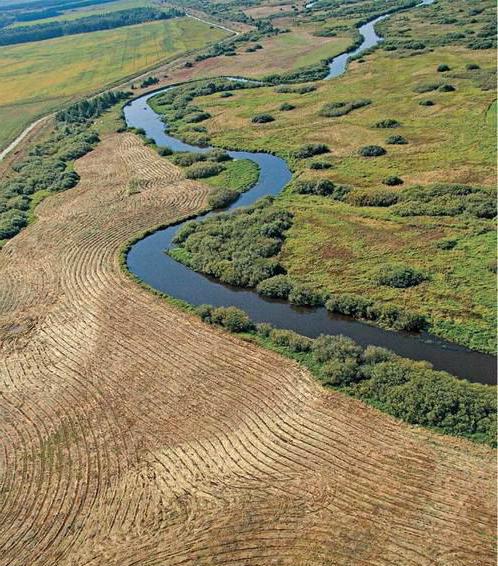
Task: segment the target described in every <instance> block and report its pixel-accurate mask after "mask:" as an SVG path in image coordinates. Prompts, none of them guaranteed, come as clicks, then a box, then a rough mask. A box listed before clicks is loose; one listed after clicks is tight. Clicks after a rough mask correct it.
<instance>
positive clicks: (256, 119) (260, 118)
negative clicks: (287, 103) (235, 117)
mask: <svg viewBox="0 0 498 566" xmlns="http://www.w3.org/2000/svg"><path fill="white" fill-rule="evenodd" d="M274 121H275V118H274V117H273V116H272V115H271V114H257V115H256V116H253V117H252V118H251V122H252V123H253V124H267V123H268V122H274Z"/></svg>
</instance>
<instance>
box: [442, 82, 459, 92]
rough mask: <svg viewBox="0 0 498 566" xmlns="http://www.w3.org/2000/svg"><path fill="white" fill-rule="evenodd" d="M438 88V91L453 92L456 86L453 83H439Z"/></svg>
mask: <svg viewBox="0 0 498 566" xmlns="http://www.w3.org/2000/svg"><path fill="white" fill-rule="evenodd" d="M438 90H439V91H440V92H454V91H455V90H456V88H455V87H454V86H453V85H448V84H444V85H441V86H440V87H439V88H438Z"/></svg>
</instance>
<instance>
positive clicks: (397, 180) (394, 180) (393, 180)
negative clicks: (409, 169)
mask: <svg viewBox="0 0 498 566" xmlns="http://www.w3.org/2000/svg"><path fill="white" fill-rule="evenodd" d="M382 183H383V184H384V185H387V186H388V187H395V186H396V185H402V184H403V179H402V178H401V177H396V175H390V176H389V177H386V178H385V179H384V180H383V181H382ZM391 194H395V193H391ZM397 200H398V197H397V196H396V201H397ZM392 204H394V203H392ZM385 206H390V205H385Z"/></svg>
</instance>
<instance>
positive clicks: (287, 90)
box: [275, 85, 316, 94]
mask: <svg viewBox="0 0 498 566" xmlns="http://www.w3.org/2000/svg"><path fill="white" fill-rule="evenodd" d="M315 90H316V86H315V85H303V86H296V87H291V86H279V87H277V88H276V89H275V92H277V93H278V94H308V93H309V92H314V91H315Z"/></svg>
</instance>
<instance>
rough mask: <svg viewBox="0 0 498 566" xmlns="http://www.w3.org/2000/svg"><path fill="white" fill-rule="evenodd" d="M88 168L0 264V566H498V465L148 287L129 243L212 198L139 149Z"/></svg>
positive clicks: (108, 147)
mask: <svg viewBox="0 0 498 566" xmlns="http://www.w3.org/2000/svg"><path fill="white" fill-rule="evenodd" d="M76 165H77V167H76V168H77V170H78V172H79V174H80V175H81V178H82V181H81V182H80V184H79V186H78V187H76V188H75V189H72V190H69V191H67V192H65V193H63V194H60V195H57V196H54V197H51V198H49V199H47V200H46V201H44V202H43V203H42V205H41V206H40V208H39V210H38V216H39V220H38V221H37V222H36V223H35V224H33V225H31V226H30V227H28V228H27V229H26V230H24V231H23V232H21V234H20V235H18V236H17V237H15V238H14V239H12V240H11V241H9V242H8V243H7V244H6V246H5V247H4V249H3V250H2V251H1V252H0V313H1V316H0V332H1V333H2V334H1V337H2V340H3V342H2V346H1V355H0V379H1V381H2V383H1V391H2V395H1V397H0V439H1V441H2V442H1V443H2V449H1V450H0V564H1V565H2V566H7V565H9V566H27V565H29V566H39V565H44V566H49V565H50V566H53V565H67V566H69V565H78V566H83V565H86V566H89V565H92V566H102V565H108V564H109V565H119V566H132V565H139V564H140V565H143V564H146V565H153V564H154V565H165V564H167V565H180V564H182V565H191V564H192V565H194V564H195V565H206V566H207V565H213V566H214V565H216V566H220V565H223V564H226V565H228V564H230V565H236V564H239V565H253V566H266V565H277V564H278V565H288V566H302V565H309V566H311V565H313V566H316V565H347V566H351V565H354V566H367V565H368V566H371V565H388V564H389V565H393V566H394V565H397V566H400V565H403V566H405V565H413V566H421V565H422V566H423V565H427V566H429V565H431V566H432V565H438V566H443V565H447V566H464V565H466V566H467V565H492V564H494V563H495V554H494V548H493V538H492V537H493V534H494V527H495V517H494V512H495V505H494V503H495V499H494V493H495V474H494V452H493V451H492V450H490V449H487V448H485V447H481V446H477V445H472V444H470V443H468V442H465V441H458V440H454V439H449V438H445V437H440V436H437V435H435V434H432V433H430V432H427V431H423V430H417V429H412V428H410V427H408V426H406V425H404V424H401V423H398V422H396V421H395V420H393V419H391V418H389V417H387V416H385V415H383V414H381V413H379V412H377V411H375V410H373V409H370V408H367V407H365V406H364V405H363V404H361V403H359V402H357V401H355V400H352V399H349V398H347V397H345V396H342V395H340V394H336V393H333V392H330V391H326V390H325V389H323V388H322V387H320V385H319V384H318V383H316V381H314V380H313V379H312V378H311V376H310V375H309V374H308V373H307V372H306V371H304V370H303V369H301V368H300V367H298V366H297V365H296V364H295V363H293V362H291V361H288V360H286V359H283V358H281V357H279V356H278V355H276V354H273V353H270V352H268V351H265V350H262V349H260V348H258V347H256V346H254V345H252V344H250V343H247V342H243V341H241V340H239V339H237V338H236V337H234V336H232V335H229V334H227V333H224V332H222V331H218V330H216V329H214V328H212V327H209V326H207V325H204V324H202V323H201V322H200V321H198V320H197V319H195V318H193V317H191V316H190V315H188V314H185V313H184V312H181V311H179V310H177V309H175V308H174V307H172V306H169V305H168V304H167V303H165V302H164V301H162V300H161V299H159V298H158V297H155V296H154V295H152V294H151V293H149V292H147V291H146V290H144V289H142V288H141V287H139V286H138V285H137V284H136V283H134V282H133V281H131V280H130V279H129V278H128V277H127V276H126V275H125V274H124V273H123V272H122V271H121V270H120V266H119V250H120V247H121V246H122V244H123V243H124V242H125V241H126V240H127V239H128V238H130V237H131V236H132V235H133V234H134V233H136V232H138V231H141V230H144V229H146V228H148V227H150V226H153V225H155V224H158V223H161V222H164V221H166V220H168V219H173V218H177V217H179V216H183V215H187V214H190V213H192V212H193V211H195V210H198V209H199V208H201V207H202V206H203V204H204V203H205V199H206V194H207V190H206V189H205V188H204V187H203V186H202V185H200V184H197V183H194V182H189V181H185V180H183V179H182V178H181V176H180V174H179V172H178V170H177V169H176V168H174V167H172V166H171V165H169V164H168V163H167V162H166V161H165V160H164V159H161V158H159V157H158V156H157V155H156V154H155V153H154V152H152V150H150V149H148V148H146V147H144V146H143V145H142V144H141V142H140V141H139V140H138V138H136V137H134V136H133V135H132V134H119V135H117V134H115V135H112V136H109V137H107V138H105V139H104V141H103V142H102V143H101V144H100V145H99V147H98V148H97V149H96V150H95V151H93V152H91V153H90V154H88V155H87V156H85V157H84V158H82V159H80V160H79V161H78V162H77V164H76ZM132 178H143V179H145V180H146V181H147V183H145V184H144V187H145V189H143V190H142V191H141V192H140V193H139V194H134V195H129V194H128V190H127V187H128V183H129V180H130V179H132Z"/></svg>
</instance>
